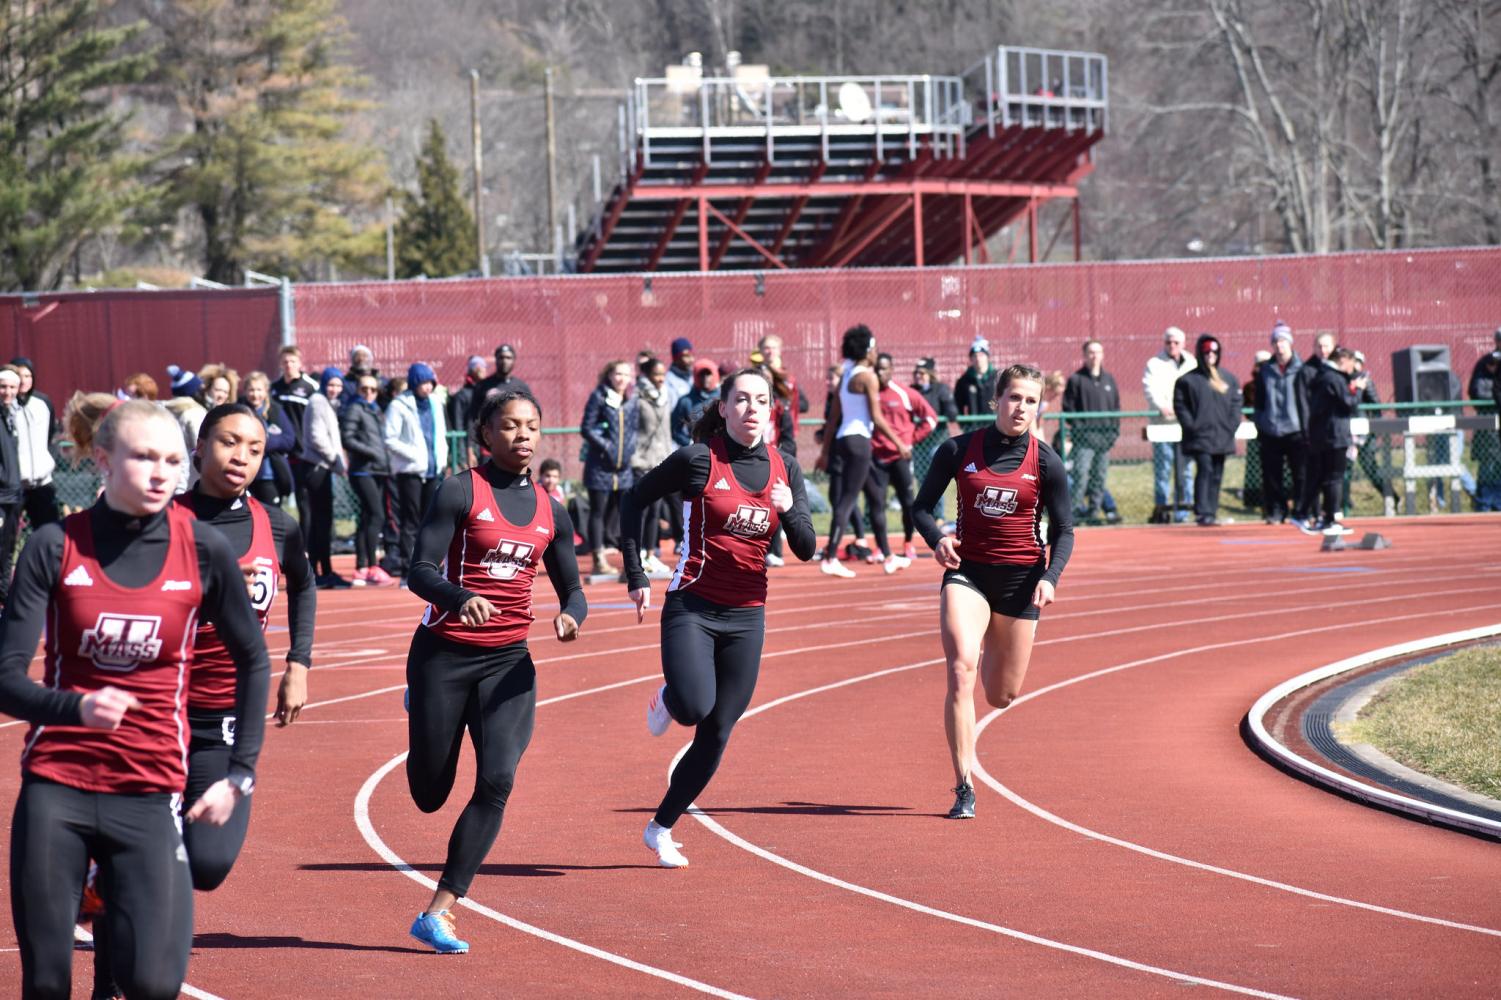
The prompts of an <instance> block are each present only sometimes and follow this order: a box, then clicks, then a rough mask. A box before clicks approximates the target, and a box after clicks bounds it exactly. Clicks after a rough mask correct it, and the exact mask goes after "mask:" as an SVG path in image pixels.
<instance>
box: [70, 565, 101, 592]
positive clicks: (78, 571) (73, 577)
mask: <svg viewBox="0 0 1501 1000" xmlns="http://www.w3.org/2000/svg"><path fill="white" fill-rule="evenodd" d="M93 585H94V578H93V577H92V576H89V571H88V570H86V569H84V568H83V567H82V566H75V567H73V572H71V573H69V574H68V575H67V576H65V577H63V586H64V587H92V586H93Z"/></svg>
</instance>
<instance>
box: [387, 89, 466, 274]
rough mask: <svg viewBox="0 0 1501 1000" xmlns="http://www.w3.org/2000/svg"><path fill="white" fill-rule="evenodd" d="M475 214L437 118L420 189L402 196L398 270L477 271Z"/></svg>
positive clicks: (420, 168)
mask: <svg viewBox="0 0 1501 1000" xmlns="http://www.w3.org/2000/svg"><path fill="white" fill-rule="evenodd" d="M476 263H477V255H476V254H475V252H474V216H473V215H471V214H470V212H469V206H468V205H467V204H466V203H465V201H464V198H463V196H462V195H460V194H459V172H458V170H457V169H455V168H454V165H453V163H452V162H451V161H450V160H449V159H448V142H447V139H446V138H445V137H444V135H443V128H442V126H440V125H439V124H438V120H437V119H436V118H434V119H432V120H430V121H429V122H428V129H427V138H426V139H424V140H423V142H422V152H421V155H420V156H419V157H418V159H417V192H416V193H415V194H414V193H412V192H410V191H408V192H407V193H406V194H405V196H404V197H403V200H402V210H401V221H400V222H398V223H397V225H396V273H397V274H398V275H399V276H400V277H403V278H415V277H417V276H418V275H424V274H425V275H427V276H428V277H430V278H441V277H447V276H449V275H454V274H463V273H464V272H465V271H470V270H473V269H474V267H475V266H476Z"/></svg>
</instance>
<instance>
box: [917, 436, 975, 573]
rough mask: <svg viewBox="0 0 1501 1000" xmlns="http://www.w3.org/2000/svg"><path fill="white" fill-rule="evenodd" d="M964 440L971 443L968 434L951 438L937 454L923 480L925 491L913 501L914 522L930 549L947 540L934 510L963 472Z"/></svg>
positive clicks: (942, 445) (918, 494)
mask: <svg viewBox="0 0 1501 1000" xmlns="http://www.w3.org/2000/svg"><path fill="white" fill-rule="evenodd" d="M960 441H964V442H965V443H966V444H967V443H968V441H969V438H968V436H967V435H960V436H959V437H956V438H949V439H948V440H947V441H945V442H944V443H943V444H941V445H939V446H938V450H937V451H935V452H934V453H933V462H932V464H931V465H929V466H928V474H927V475H926V476H924V477H923V480H922V488H921V489H919V490H918V491H917V499H916V500H913V501H912V523H913V525H914V526H915V527H916V528H917V530H918V532H919V533H921V534H922V540H923V541H925V542H927V543H928V548H930V549H932V548H937V546H938V542H939V540H940V539H942V538H943V532H942V531H941V530H940V529H939V527H938V521H937V520H936V519H935V518H934V517H933V508H934V507H935V506H937V504H938V501H939V500H941V499H943V494H944V492H945V491H947V490H948V488H949V483H950V482H952V481H953V479H954V474H955V473H956V472H958V471H959V454H960V452H959V442H960Z"/></svg>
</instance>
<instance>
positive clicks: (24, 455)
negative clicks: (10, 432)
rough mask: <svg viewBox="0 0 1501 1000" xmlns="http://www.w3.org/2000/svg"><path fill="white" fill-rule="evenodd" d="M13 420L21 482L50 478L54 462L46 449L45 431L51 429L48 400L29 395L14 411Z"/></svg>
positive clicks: (35, 483) (30, 483)
mask: <svg viewBox="0 0 1501 1000" xmlns="http://www.w3.org/2000/svg"><path fill="white" fill-rule="evenodd" d="M13 412H14V414H15V420H16V453H17V455H18V456H19V458H20V468H21V485H22V486H40V485H42V484H43V483H48V482H51V481H52V472H53V470H54V469H56V468H57V462H55V461H54V460H53V458H52V452H51V451H49V450H48V449H47V435H48V431H49V430H50V429H51V424H52V411H51V410H50V409H48V408H47V404H46V403H44V402H42V401H41V400H40V399H37V398H36V397H35V396H32V397H31V398H30V399H28V400H27V401H26V403H25V405H22V406H17V407H16V408H15V410H14V411H13Z"/></svg>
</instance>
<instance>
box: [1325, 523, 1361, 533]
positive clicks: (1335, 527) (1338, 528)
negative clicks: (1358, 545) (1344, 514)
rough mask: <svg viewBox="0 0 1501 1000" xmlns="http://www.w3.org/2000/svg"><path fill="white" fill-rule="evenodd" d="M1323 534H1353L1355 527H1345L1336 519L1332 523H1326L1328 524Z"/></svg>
mask: <svg viewBox="0 0 1501 1000" xmlns="http://www.w3.org/2000/svg"><path fill="white" fill-rule="evenodd" d="M1324 534H1326V535H1353V534H1355V529H1354V528H1347V527H1345V526H1344V525H1343V524H1340V523H1339V522H1338V521H1336V522H1334V523H1333V524H1330V525H1328V526H1326V527H1325V528H1324Z"/></svg>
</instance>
